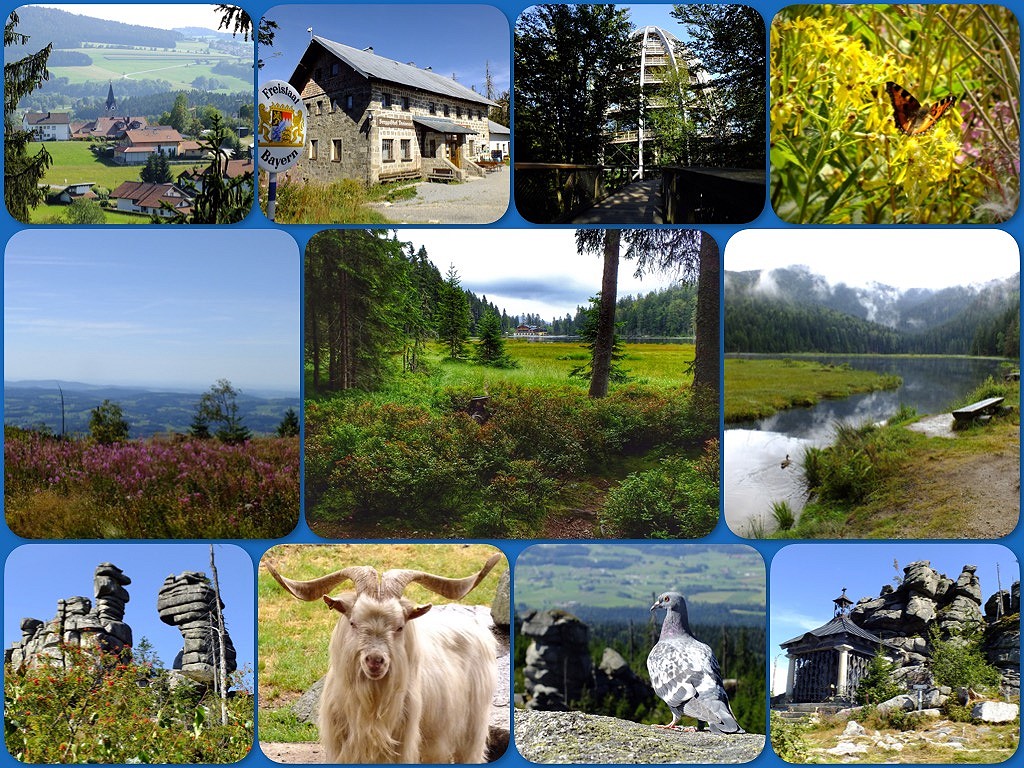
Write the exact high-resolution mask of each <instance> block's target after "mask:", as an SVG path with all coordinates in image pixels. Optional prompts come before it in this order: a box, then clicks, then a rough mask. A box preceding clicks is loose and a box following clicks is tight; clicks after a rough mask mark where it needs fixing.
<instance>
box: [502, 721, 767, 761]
mask: <svg viewBox="0 0 1024 768" xmlns="http://www.w3.org/2000/svg"><path fill="white" fill-rule="evenodd" d="M514 720H515V733H516V748H517V749H518V750H519V753H520V754H521V755H522V756H523V757H525V758H526V759H527V760H529V761H530V762H531V763H562V764H565V763H586V764H592V765H593V764H596V765H609V764H613V765H626V764H634V765H635V764H654V763H749V762H750V761H751V760H753V759H755V758H756V757H757V756H758V755H760V754H761V751H762V750H763V749H764V736H762V735H760V734H756V733H736V734H714V733H711V732H710V731H700V732H685V731H679V730H672V731H667V730H665V729H663V728H657V727H655V726H653V725H644V724H641V723H633V722H629V721H627V720H618V719H616V718H614V717H604V716H602V715H587V714H584V713H582V712H537V711H530V710H523V709H516V710H515V717H514Z"/></svg>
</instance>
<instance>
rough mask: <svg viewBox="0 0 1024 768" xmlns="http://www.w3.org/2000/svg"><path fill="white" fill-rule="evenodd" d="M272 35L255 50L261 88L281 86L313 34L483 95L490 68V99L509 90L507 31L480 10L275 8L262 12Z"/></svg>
mask: <svg viewBox="0 0 1024 768" xmlns="http://www.w3.org/2000/svg"><path fill="white" fill-rule="evenodd" d="M264 16H265V17H266V18H267V19H270V20H272V21H276V22H277V25H278V28H277V33H276V34H275V36H274V46H273V48H270V49H265V50H261V51H260V57H261V58H262V59H263V60H264V62H265V64H264V67H263V69H262V70H260V74H259V79H260V82H266V81H267V80H287V79H288V78H289V77H290V76H291V74H292V72H293V71H294V70H295V65H296V64H298V63H299V59H300V58H301V57H302V53H303V52H304V51H305V50H306V47H307V46H308V45H309V33H308V32H306V29H308V28H309V27H310V26H312V27H313V34H315V35H317V36H319V37H325V38H327V39H328V40H333V41H335V42H337V43H342V44H344V45H349V46H352V47H353V48H366V47H367V46H373V50H374V53H376V54H378V55H380V56H385V57H387V58H389V59H394V60H395V61H401V62H409V61H413V62H415V63H416V66H418V67H433V69H434V72H438V73H440V74H443V75H445V76H446V77H451V75H452V73H454V74H455V79H456V80H458V81H459V82H460V83H461V84H462V85H464V86H466V87H467V88H470V87H473V86H475V87H476V90H477V91H478V92H479V93H484V92H485V88H484V73H485V69H486V65H487V62H490V70H491V76H492V78H493V79H494V88H495V91H496V93H499V94H500V93H501V92H502V91H504V90H507V89H508V87H509V59H510V58H511V55H510V48H509V45H510V43H509V40H510V33H509V26H508V21H507V19H506V17H505V14H504V13H502V12H501V11H500V10H498V9H497V8H494V7H491V6H486V5H384V4H381V5H278V6H275V7H273V8H271V9H270V10H268V11H267V12H266V14H264Z"/></svg>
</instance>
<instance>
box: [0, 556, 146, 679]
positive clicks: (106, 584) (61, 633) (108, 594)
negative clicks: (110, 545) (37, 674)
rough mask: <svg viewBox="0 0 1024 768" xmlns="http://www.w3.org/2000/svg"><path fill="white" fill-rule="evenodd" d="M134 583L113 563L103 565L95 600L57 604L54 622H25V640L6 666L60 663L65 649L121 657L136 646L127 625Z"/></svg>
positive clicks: (96, 578)
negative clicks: (96, 651)
mask: <svg viewBox="0 0 1024 768" xmlns="http://www.w3.org/2000/svg"><path fill="white" fill-rule="evenodd" d="M131 583H132V580H131V579H130V578H128V577H127V576H125V574H124V571H122V570H121V569H120V568H118V567H117V566H116V565H113V564H112V563H100V564H99V565H98V566H97V567H96V573H95V575H94V576H93V596H94V600H90V599H89V598H87V597H81V596H79V597H69V598H66V599H64V600H58V601H57V615H56V616H55V617H54V618H52V619H50V621H46V622H43V621H40V620H39V619H33V618H25V619H22V620H21V640H20V641H17V642H15V643H13V644H12V646H11V647H10V648H7V649H6V650H5V651H4V663H5V664H7V663H10V664H12V665H13V666H14V668H15V669H19V668H22V667H37V666H41V665H43V664H45V663H48V661H47V660H51V659H60V658H62V656H63V653H64V650H63V649H64V647H65V646H72V647H77V648H83V649H87V650H90V651H95V650H99V651H104V652H108V653H118V652H120V651H121V650H122V649H124V648H125V647H126V646H127V647H130V646H131V644H132V629H131V627H129V626H128V625H127V624H125V623H124V608H125V603H127V602H128V600H129V596H128V590H126V589H125V587H126V586H128V585H129V584H131Z"/></svg>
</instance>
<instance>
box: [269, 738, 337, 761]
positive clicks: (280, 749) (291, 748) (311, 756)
mask: <svg viewBox="0 0 1024 768" xmlns="http://www.w3.org/2000/svg"><path fill="white" fill-rule="evenodd" d="M260 749H262V750H263V754H265V755H266V756H267V757H269V758H270V759H271V760H273V761H274V762H275V763H322V762H323V761H324V750H323V747H321V746H320V745H319V744H318V743H316V742H309V741H297V742H294V743H285V742H280V741H261V742H260Z"/></svg>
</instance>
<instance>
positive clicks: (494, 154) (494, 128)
mask: <svg viewBox="0 0 1024 768" xmlns="http://www.w3.org/2000/svg"><path fill="white" fill-rule="evenodd" d="M487 128H488V132H489V133H490V135H491V140H490V142H488V143H489V145H490V150H491V159H492V160H504V159H505V158H506V157H508V153H509V146H510V142H511V140H512V132H511V131H510V130H509V129H508V127H507V126H504V125H502V124H501V123H496V122H494V121H493V120H488V121H487Z"/></svg>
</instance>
